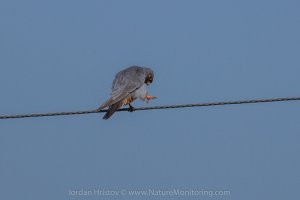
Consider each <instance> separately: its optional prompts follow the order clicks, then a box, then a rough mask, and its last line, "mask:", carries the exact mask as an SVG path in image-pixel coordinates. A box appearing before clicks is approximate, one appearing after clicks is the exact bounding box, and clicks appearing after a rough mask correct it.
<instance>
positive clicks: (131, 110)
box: [128, 103, 135, 112]
mask: <svg viewBox="0 0 300 200" xmlns="http://www.w3.org/2000/svg"><path fill="white" fill-rule="evenodd" d="M128 106H129V108H128V111H129V112H133V111H134V110H135V109H134V107H133V106H132V105H131V104H130V103H129V104H128Z"/></svg>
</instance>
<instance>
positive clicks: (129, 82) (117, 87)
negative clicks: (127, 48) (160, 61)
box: [98, 67, 145, 110]
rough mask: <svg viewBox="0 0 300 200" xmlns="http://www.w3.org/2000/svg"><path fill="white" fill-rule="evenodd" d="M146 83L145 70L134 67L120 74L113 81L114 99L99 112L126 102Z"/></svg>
mask: <svg viewBox="0 0 300 200" xmlns="http://www.w3.org/2000/svg"><path fill="white" fill-rule="evenodd" d="M144 82H145V72H144V71H143V69H140V68H134V67H132V68H128V69H126V70H123V71H121V72H119V73H118V74H117V75H116V77H115V79H114V81H113V86H112V92H111V96H112V97H111V98H110V99H109V100H107V101H106V102H105V103H104V104H102V106H100V108H99V109H98V110H101V109H103V108H105V107H107V106H111V105H113V104H115V103H117V102H119V101H121V100H124V99H125V98H127V97H128V96H129V95H130V94H131V93H132V92H134V91H135V90H137V89H139V88H140V87H141V86H142V85H143V84H144Z"/></svg>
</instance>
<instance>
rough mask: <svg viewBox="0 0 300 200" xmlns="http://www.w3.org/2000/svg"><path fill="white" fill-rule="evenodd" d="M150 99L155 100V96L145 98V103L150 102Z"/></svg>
mask: <svg viewBox="0 0 300 200" xmlns="http://www.w3.org/2000/svg"><path fill="white" fill-rule="evenodd" d="M151 99H156V97H155V96H149V95H147V96H146V100H147V103H148V102H149V100H151Z"/></svg>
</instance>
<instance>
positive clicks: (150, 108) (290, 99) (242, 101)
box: [0, 97, 300, 119]
mask: <svg viewBox="0 0 300 200" xmlns="http://www.w3.org/2000/svg"><path fill="white" fill-rule="evenodd" d="M299 100H300V97H287V98H272V99H254V100H240V101H221V102H211V103H198V104H178V105H164V106H152V107H138V108H134V110H133V111H139V110H159V109H173V108H189V107H205V106H222V105H236V104H251V103H270V102H282V101H299ZM106 111H107V110H87V111H76V112H55V113H41V114H24V115H3V116H0V119H16V118H29V117H50V116H60V115H84V114H92V113H102V112H106ZM120 111H132V110H130V109H129V108H122V109H119V110H117V112H120Z"/></svg>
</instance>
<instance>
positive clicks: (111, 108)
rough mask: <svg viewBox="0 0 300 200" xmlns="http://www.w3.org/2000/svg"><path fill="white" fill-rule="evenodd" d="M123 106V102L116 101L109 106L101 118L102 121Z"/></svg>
mask: <svg viewBox="0 0 300 200" xmlns="http://www.w3.org/2000/svg"><path fill="white" fill-rule="evenodd" d="M122 106H123V101H118V102H116V103H114V104H112V105H111V106H109V108H108V110H107V112H106V114H105V115H104V116H103V119H108V118H110V117H111V116H112V115H113V114H114V113H115V112H116V111H117V110H118V109H119V108H121V107H122Z"/></svg>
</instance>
